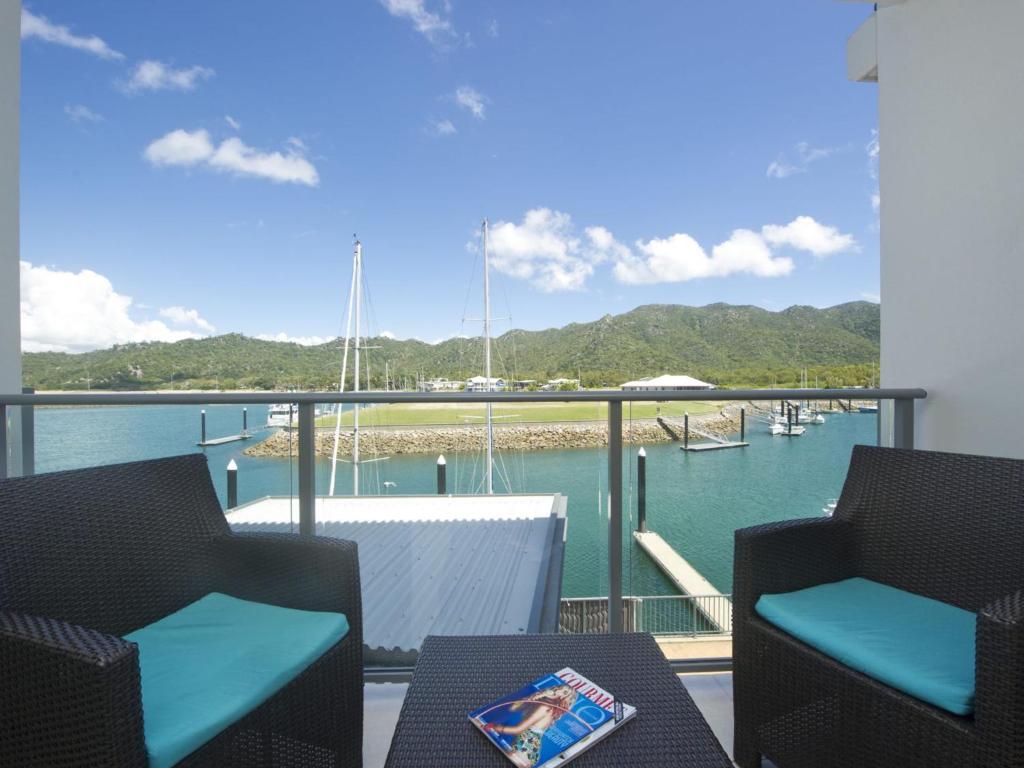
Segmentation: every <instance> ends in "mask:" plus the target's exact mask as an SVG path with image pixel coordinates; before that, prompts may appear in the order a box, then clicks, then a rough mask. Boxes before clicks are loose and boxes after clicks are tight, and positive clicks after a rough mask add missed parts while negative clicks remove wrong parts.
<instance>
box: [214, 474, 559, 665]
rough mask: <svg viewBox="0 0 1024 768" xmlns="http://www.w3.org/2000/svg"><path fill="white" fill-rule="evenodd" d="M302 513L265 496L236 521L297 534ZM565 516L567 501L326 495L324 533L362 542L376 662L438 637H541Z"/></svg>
mask: <svg viewBox="0 0 1024 768" xmlns="http://www.w3.org/2000/svg"><path fill="white" fill-rule="evenodd" d="M289 506H290V507H291V510H289ZM296 510H297V504H294V503H293V504H291V505H289V500H288V499H287V498H283V499H281V498H278V499H265V500H261V501H259V502H254V503H252V504H250V505H247V506H245V507H241V508H239V509H237V510H234V511H232V512H230V513H228V522H230V523H231V525H232V528H234V529H235V530H238V531H252V530H262V531H267V530H271V531H282V530H283V531H287V530H292V524H291V519H292V518H291V513H294V512H295V511H296ZM564 510H565V499H564V497H561V496H559V495H557V494H555V495H523V496H489V497H480V496H470V497H459V496H454V497H453V496H419V497H416V496H390V497H388V496H384V497H359V498H346V497H334V498H321V499H318V500H317V533H318V534H320V535H323V536H334V537H338V538H343V539H350V540H353V541H355V542H357V543H358V544H359V570H360V576H361V580H362V589H363V639H364V643H365V645H366V646H367V649H368V650H369V651H371V653H370V654H369V655H370V657H371V658H370V663H374V662H375V661H378V662H379V661H386V660H392V661H395V660H400V659H401V658H402V657H403V656H408V652H410V651H416V650H417V649H418V648H419V646H420V644H421V643H422V641H423V639H424V638H425V637H426V636H427V635H429V634H441V635H444V634H447V635H455V634H463V635H484V634H510V633H517V632H527V631H538V627H537V626H536V623H537V622H538V621H539V618H538V617H539V615H540V602H542V601H543V600H544V598H545V590H546V589H547V585H548V575H549V571H550V569H551V568H552V567H555V566H556V565H557V566H558V567H559V568H560V566H561V556H562V550H561V542H560V541H558V540H557V539H558V538H559V537H560V535H561V532H562V531H563V527H562V526H560V525H558V522H559V520H558V518H559V517H560V516H564ZM295 519H296V522H297V515H296V516H295ZM556 558H557V562H555V559H556ZM531 623H532V624H533V625H534V626H531Z"/></svg>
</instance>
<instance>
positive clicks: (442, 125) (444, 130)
mask: <svg viewBox="0 0 1024 768" xmlns="http://www.w3.org/2000/svg"><path fill="white" fill-rule="evenodd" d="M427 128H428V130H429V131H430V133H432V134H434V135H435V136H451V135H453V134H455V133H457V132H458V131H457V130H456V128H455V124H454V123H453V122H452V121H451V120H430V121H428V123H427Z"/></svg>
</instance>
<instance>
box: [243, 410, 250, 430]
mask: <svg viewBox="0 0 1024 768" xmlns="http://www.w3.org/2000/svg"><path fill="white" fill-rule="evenodd" d="M242 434H243V435H248V434H249V409H248V408H243V409H242Z"/></svg>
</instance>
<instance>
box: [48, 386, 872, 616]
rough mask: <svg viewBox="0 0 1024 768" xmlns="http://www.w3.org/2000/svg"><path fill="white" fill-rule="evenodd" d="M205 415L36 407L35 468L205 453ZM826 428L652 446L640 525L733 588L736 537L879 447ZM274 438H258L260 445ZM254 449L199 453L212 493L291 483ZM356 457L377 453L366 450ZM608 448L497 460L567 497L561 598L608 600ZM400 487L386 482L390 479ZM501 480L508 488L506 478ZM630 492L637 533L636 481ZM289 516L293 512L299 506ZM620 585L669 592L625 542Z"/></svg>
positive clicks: (368, 476)
mask: <svg viewBox="0 0 1024 768" xmlns="http://www.w3.org/2000/svg"><path fill="white" fill-rule="evenodd" d="M199 411H200V409H199V408H198V407H194V406H139V407H123V408H121V407H105V408H61V409H56V408H52V409H39V410H38V411H37V412H36V465H37V470H38V471H39V472H47V471H53V470H57V469H70V468H75V467H86V466H94V465H97V464H110V463H115V462H120V461H133V460H136V459H144V458H156V457H160V456H171V455H175V454H181V453H186V452H192V451H199V450H201V449H199V448H198V447H196V443H197V442H198V440H199ZM206 412H207V435H208V436H209V437H218V436H221V435H228V434H236V433H238V432H239V431H240V429H241V408H240V407H238V406H208V407H207V408H206ZM826 419H827V423H826V424H824V425H820V426H816V425H808V427H807V432H806V434H805V435H804V436H802V437H798V438H782V437H771V436H770V435H768V433H767V427H765V426H764V425H761V424H751V425H750V429H749V430H748V435H747V439H748V440H749V441H750V443H751V445H750V447H748V448H742V449H734V450H724V451H711V452H707V453H697V454H694V453H684V452H683V451H680V450H679V448H678V445H673V444H669V443H666V444H660V445H655V446H648V448H647V457H648V458H647V524H648V528H649V529H650V530H653V531H657V532H658V533H659V534H661V535H662V536H663V537H664V538H665V540H666V541H668V542H669V543H670V544H672V545H673V546H674V547H675V548H676V549H677V550H678V551H679V552H680V553H681V554H682V555H683V556H684V557H686V558H687V559H688V560H689V561H690V562H691V563H692V564H693V565H694V567H696V568H697V569H698V570H699V571H700V572H701V573H703V574H704V575H705V576H706V577H707V578H708V579H710V580H711V582H712V583H713V584H715V585H716V586H717V587H718V588H719V589H720V590H722V591H723V592H728V591H731V587H732V536H733V530H734V529H736V528H740V527H744V526H748V525H756V524H758V523H762V522H768V521H772V520H784V519H788V518H793V517H811V516H815V515H820V514H821V509H822V507H823V506H824V504H825V502H826V501H827V500H829V499H831V498H834V497H836V496H838V495H839V491H840V489H841V487H842V481H843V477H844V476H845V472H846V466H847V463H848V462H849V457H850V449H851V448H852V446H853V445H854V444H856V443H874V442H875V436H876V431H875V429H876V428H875V424H876V421H875V418H874V416H872V415H868V414H830V415H827V416H826ZM265 421H266V409H265V408H263V407H251V408H250V409H249V425H250V428H254V427H259V426H262V424H264V423H265ZM268 434H269V432H266V431H261V432H258V433H257V435H258V437H257V438H254V439H259V438H260V437H263V436H266V435H268ZM252 442H253V440H250V441H248V442H239V443H230V444H228V445H223V446H216V447H213V448H207V449H205V453H206V455H207V457H208V458H209V462H210V469H211V472H212V474H213V479H214V482H215V484H216V486H217V492H218V494H220V496H221V500H222V501H223V500H224V493H225V486H226V480H225V467H226V466H227V464H228V462H229V461H230V460H231V459H234V460H235V461H236V462H238V466H239V474H238V478H239V482H238V485H239V501H247V500H251V499H255V498H259V497H261V496H266V495H269V494H285V495H286V494H289V493H291V492H292V491H293V490H294V489H296V488H297V480H296V476H295V466H294V462H289V460H288V459H265V458H250V457H247V456H244V455H243V454H242V451H243V450H244V449H245V448H246V447H247V446H248V445H251V444H252ZM363 445H364V453H372V444H370V442H369V441H364V443H363ZM447 458H448V482H449V490H453V491H457V492H462V493H464V492H475V491H478V489H479V486H480V476H481V469H482V467H481V463H482V462H481V458H480V456H479V455H471V454H462V455H458V456H448V457H447ZM435 459H436V456H434V455H429V456H427V455H423V456H416V457H408V456H405V457H393V458H391V459H388V460H387V461H381V462H375V463H372V464H367V465H364V467H363V469H362V488H363V492H364V493H378V492H390V493H400V494H417V493H432V492H434V491H435V490H436V475H435ZM625 463H626V467H625V471H624V477H625V478H634V477H635V469H636V454H635V447H634V448H629V447H627V456H626V458H625ZM606 465H607V460H606V454H605V452H604V451H603V450H597V449H578V450H567V451H543V452H533V453H526V454H516V455H505V456H504V457H502V459H501V465H500V470H501V474H502V475H503V476H506V477H508V478H509V480H510V482H511V484H512V487H513V490H515V491H527V492H559V493H563V494H565V495H567V496H568V498H569V528H568V545H567V551H566V559H565V576H564V582H563V595H564V596H566V597H576V596H586V595H600V594H605V593H606V592H607V584H608V574H607V566H606V553H607V515H606V514H605V513H604V512H602V511H601V503H602V502H603V501H604V495H603V493H604V491H603V488H604V485H605V481H606V471H607V467H606ZM329 474H330V466H329V462H328V461H327V460H323V459H321V460H318V462H317V485H318V489H319V490H318V492H322V493H326V491H327V485H328V478H329ZM385 482H387V483H389V484H390V483H394V486H391V487H387V488H386V487H385V486H384V483H385ZM496 485H497V486H498V487H499V488H502V489H504V487H505V486H504V483H503V482H498V483H496ZM351 487H352V476H351V467H350V466H349V465H347V464H340V465H339V469H338V492H339V493H347V492H350V491H351ZM626 493H627V495H626V497H625V501H626V506H627V510H628V516H629V524H630V526H631V528H632V527H633V526H635V515H636V511H635V508H636V498H635V488H634V487H633V483H632V482H631V483H630V484H629V487H628V490H627V491H626ZM296 514H297V510H296ZM624 541H625V542H626V548H625V551H624V571H625V574H624V589H625V591H626V593H627V594H638V595H643V594H672V593H673V592H674V590H673V588H672V587H671V585H670V584H669V583H668V582H667V581H666V580H665V579H664V578H663V577H662V576H661V574H660V572H658V571H657V569H656V568H654V567H653V566H652V565H651V563H650V562H649V561H648V560H647V559H646V555H645V554H644V553H643V552H642V551H641V550H640V549H639V548H638V547H637V546H636V545H635V544H634V543H633V540H632V537H630V536H628V535H625V531H624Z"/></svg>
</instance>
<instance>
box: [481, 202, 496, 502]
mask: <svg viewBox="0 0 1024 768" xmlns="http://www.w3.org/2000/svg"><path fill="white" fill-rule="evenodd" d="M483 230H484V231H483V241H484V378H485V379H486V380H487V381H486V387H487V391H488V392H489V391H490V390H491V264H490V260H489V256H488V253H487V219H484V225H483ZM484 475H485V478H486V483H487V493H488V495H490V494H493V493H494V405H493V403H490V402H488V403H487V468H486V470H485V473H484Z"/></svg>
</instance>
